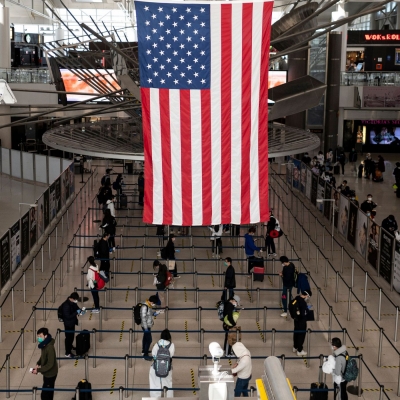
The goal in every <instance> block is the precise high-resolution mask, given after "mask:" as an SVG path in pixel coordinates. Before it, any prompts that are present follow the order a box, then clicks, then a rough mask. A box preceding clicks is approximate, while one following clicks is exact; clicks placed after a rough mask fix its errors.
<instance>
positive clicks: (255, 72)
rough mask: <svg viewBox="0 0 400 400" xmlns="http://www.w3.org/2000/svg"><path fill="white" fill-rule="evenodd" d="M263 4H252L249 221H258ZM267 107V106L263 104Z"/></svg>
mask: <svg viewBox="0 0 400 400" xmlns="http://www.w3.org/2000/svg"><path fill="white" fill-rule="evenodd" d="M262 24H263V3H258V2H255V3H253V24H252V59H251V61H252V67H251V120H250V121H251V136H250V171H251V174H250V176H251V179H250V221H251V222H259V221H260V196H259V171H258V126H259V98H260V73H261V72H260V68H261V42H262ZM265 107H267V104H265Z"/></svg>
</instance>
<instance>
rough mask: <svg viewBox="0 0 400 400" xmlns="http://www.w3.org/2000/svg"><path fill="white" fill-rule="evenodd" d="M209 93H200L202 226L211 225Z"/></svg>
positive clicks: (203, 91) (206, 91)
mask: <svg viewBox="0 0 400 400" xmlns="http://www.w3.org/2000/svg"><path fill="white" fill-rule="evenodd" d="M210 101H211V100H210V91H209V90H202V91H201V137H202V138H201V141H202V145H201V153H202V154H201V160H202V174H203V176H202V185H203V187H202V193H203V196H202V198H203V225H210V224H211V216H212V209H211V206H212V191H211V187H212V185H211V182H212V173H211V110H210Z"/></svg>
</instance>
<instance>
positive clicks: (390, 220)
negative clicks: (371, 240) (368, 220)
mask: <svg viewBox="0 0 400 400" xmlns="http://www.w3.org/2000/svg"><path fill="white" fill-rule="evenodd" d="M382 228H383V229H385V230H386V231H387V232H389V233H391V234H392V235H394V233H395V231H397V229H398V226H397V222H396V219H395V218H394V215H389V216H388V217H387V218H385V219H384V220H383V221H382Z"/></svg>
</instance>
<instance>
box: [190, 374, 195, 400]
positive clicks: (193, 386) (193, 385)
mask: <svg viewBox="0 0 400 400" xmlns="http://www.w3.org/2000/svg"><path fill="white" fill-rule="evenodd" d="M190 377H191V379H192V388H195V387H196V384H195V381H194V371H193V370H192V369H190ZM193 394H194V395H195V396H196V391H195V390H193Z"/></svg>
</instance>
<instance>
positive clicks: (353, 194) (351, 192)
mask: <svg viewBox="0 0 400 400" xmlns="http://www.w3.org/2000/svg"><path fill="white" fill-rule="evenodd" d="M349 198H350V201H351V202H352V203H354V204H355V205H356V206H357V207H358V204H359V203H358V200H357V198H356V192H355V191H354V190H351V191H350V196H349Z"/></svg>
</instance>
